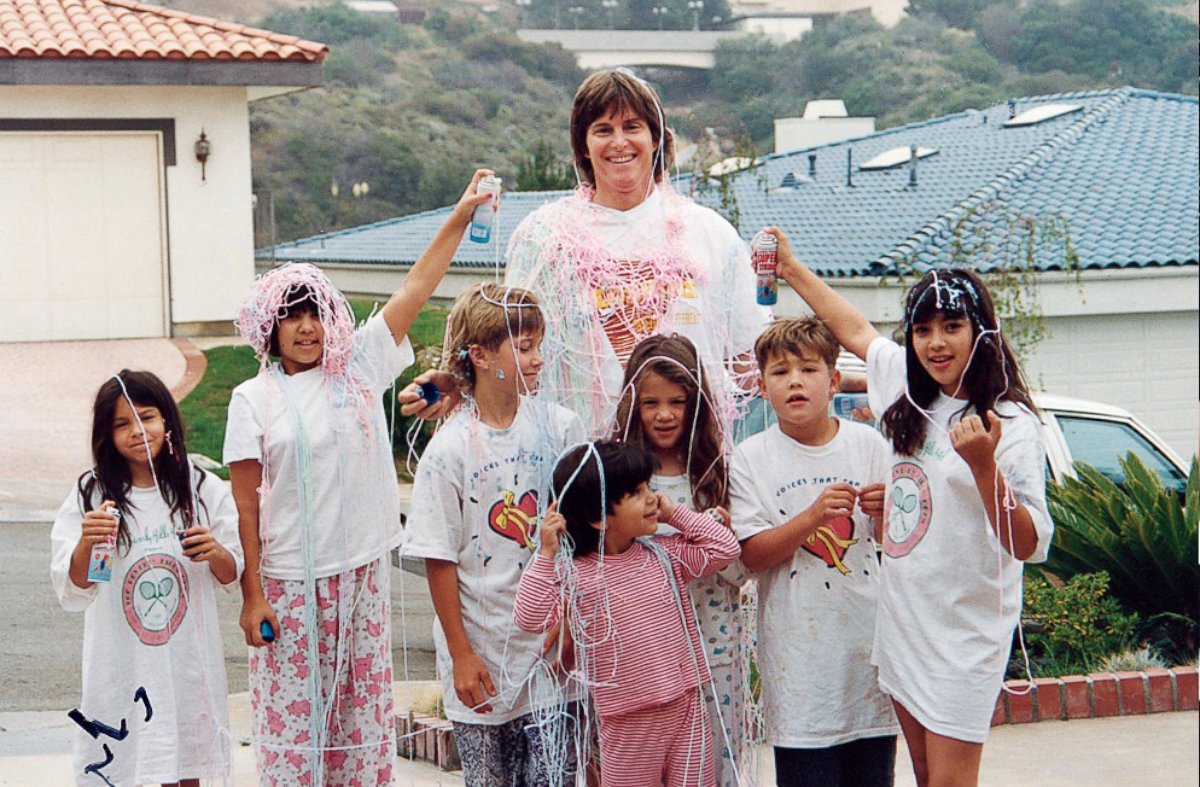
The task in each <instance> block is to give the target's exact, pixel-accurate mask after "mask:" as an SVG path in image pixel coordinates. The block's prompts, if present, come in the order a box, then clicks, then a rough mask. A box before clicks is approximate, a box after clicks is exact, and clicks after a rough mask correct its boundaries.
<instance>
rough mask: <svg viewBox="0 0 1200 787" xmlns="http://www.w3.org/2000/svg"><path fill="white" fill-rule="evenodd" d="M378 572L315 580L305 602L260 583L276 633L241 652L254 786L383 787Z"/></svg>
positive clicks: (387, 690) (388, 748) (276, 585)
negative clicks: (245, 662)
mask: <svg viewBox="0 0 1200 787" xmlns="http://www.w3.org/2000/svg"><path fill="white" fill-rule="evenodd" d="M387 570H388V567H387V563H386V562H385V561H377V562H374V563H370V564H368V565H365V566H360V567H359V568H356V569H353V570H351V571H346V572H344V573H342V574H338V575H335V576H331V577H324V578H321V579H318V580H316V597H315V598H313V599H311V600H310V599H307V598H306V597H305V592H304V581H303V580H280V579H272V578H270V577H265V578H264V579H263V590H264V592H265V593H266V597H267V601H268V602H269V603H270V604H271V607H272V609H274V610H275V616H276V617H277V618H278V620H279V627H280V631H279V632H277V636H276V639H275V641H274V642H273V643H271V644H270V645H268V646H267V647H265V648H251V649H250V701H251V710H252V720H253V727H254V743H255V756H256V759H257V762H258V774H259V783H260V784H264V785H279V786H280V787H294V786H295V785H306V786H307V787H343V786H344V787H365V786H366V785H376V784H391V783H392V768H393V762H394V758H395V753H396V745H395V738H394V730H393V718H392V717H393V712H392V653H391V630H390V629H391V627H390V625H389V622H390V620H391V604H390V599H389V589H388V580H389V576H388V573H387ZM314 626H315V628H314ZM310 637H311V638H312V639H310Z"/></svg>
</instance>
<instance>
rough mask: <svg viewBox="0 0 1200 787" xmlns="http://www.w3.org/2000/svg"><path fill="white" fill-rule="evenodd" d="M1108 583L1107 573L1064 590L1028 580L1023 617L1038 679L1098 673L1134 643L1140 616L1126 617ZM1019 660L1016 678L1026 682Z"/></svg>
mask: <svg viewBox="0 0 1200 787" xmlns="http://www.w3.org/2000/svg"><path fill="white" fill-rule="evenodd" d="M1108 583H1109V577H1108V574H1106V573H1105V572H1103V571H1100V572H1097V573H1094V574H1077V575H1075V576H1073V577H1071V579H1070V580H1069V581H1068V582H1067V583H1066V585H1064V586H1062V587H1057V586H1055V585H1053V584H1051V583H1050V582H1049V580H1047V579H1046V578H1045V577H1042V576H1037V575H1030V576H1027V577H1026V578H1025V609H1024V612H1023V613H1022V616H1021V617H1022V621H1023V623H1024V632H1025V647H1026V650H1027V651H1028V653H1029V660H1030V666H1031V668H1032V671H1033V676H1034V677H1035V678H1038V677H1054V676H1058V675H1071V674H1077V673H1080V674H1086V673H1088V672H1093V671H1095V670H1096V669H1097V668H1098V667H1099V665H1100V662H1101V660H1102V659H1104V658H1106V657H1107V656H1110V655H1112V654H1114V653H1119V652H1121V651H1124V650H1126V649H1128V648H1129V646H1130V645H1131V644H1132V643H1133V634H1134V630H1135V628H1136V626H1137V622H1138V616H1137V615H1136V614H1132V615H1127V614H1124V613H1123V612H1121V605H1120V604H1119V603H1118V602H1117V600H1116V599H1115V598H1113V597H1112V596H1110V595H1108ZM1019 658H1020V654H1019V653H1014V654H1013V661H1012V662H1011V663H1010V665H1009V675H1010V676H1011V677H1025V675H1024V665H1023V664H1021V663H1020V661H1019Z"/></svg>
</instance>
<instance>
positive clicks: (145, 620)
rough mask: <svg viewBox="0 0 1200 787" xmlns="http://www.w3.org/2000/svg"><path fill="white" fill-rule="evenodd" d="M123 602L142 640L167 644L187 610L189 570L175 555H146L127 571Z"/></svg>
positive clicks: (122, 593) (132, 624)
mask: <svg viewBox="0 0 1200 787" xmlns="http://www.w3.org/2000/svg"><path fill="white" fill-rule="evenodd" d="M121 606H122V607H123V608H124V610H125V621H126V622H127V623H128V624H129V627H130V628H131V629H133V632H134V633H135V634H136V635H137V638H138V639H139V640H141V641H142V642H143V643H144V644H146V645H162V644H165V643H166V642H167V641H168V640H169V639H170V638H171V635H172V634H173V633H175V631H177V630H178V629H179V626H180V625H181V624H182V623H183V618H184V615H186V614H187V608H188V583H187V573H186V572H185V571H184V569H183V566H182V565H180V563H179V561H178V560H176V559H175V558H174V557H173V556H171V555H166V554H154V555H146V556H145V557H142V558H140V559H139V560H137V561H136V562H135V563H134V564H133V565H132V566H131V567H130V568H129V571H128V573H126V574H125V581H124V582H123V583H121Z"/></svg>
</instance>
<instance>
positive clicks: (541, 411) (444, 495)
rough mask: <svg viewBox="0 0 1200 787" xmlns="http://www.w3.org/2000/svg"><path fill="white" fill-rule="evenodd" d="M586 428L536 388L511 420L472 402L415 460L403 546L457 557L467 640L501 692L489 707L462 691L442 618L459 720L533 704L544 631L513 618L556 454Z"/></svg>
mask: <svg viewBox="0 0 1200 787" xmlns="http://www.w3.org/2000/svg"><path fill="white" fill-rule="evenodd" d="M583 437H584V435H583V425H582V424H581V423H580V422H579V419H578V418H577V417H576V416H575V414H574V413H572V412H571V411H569V410H567V409H566V408H563V407H559V406H558V405H555V404H551V403H548V402H545V401H542V400H540V399H539V398H538V397H536V396H535V397H524V396H523V397H521V401H520V405H519V407H518V409H517V414H516V417H515V418H514V420H513V422H512V424H511V425H509V427H508V428H507V429H493V428H491V427H489V426H487V425H486V424H484V423H482V422H480V421H479V419H478V417H477V416H476V415H475V414H474V413H473V412H472V411H471V409H470V405H469V403H468V407H466V408H464V409H462V410H460V411H459V412H458V413H456V414H455V415H454V416H453V417H452V418H450V420H449V421H447V422H446V423H445V424H443V425H442V428H441V429H439V430H438V432H437V434H435V435H434V436H433V439H432V440H430V441H429V445H428V446H427V447H426V449H425V454H424V455H423V456H422V457H421V461H420V463H419V464H418V465H417V475H416V479H415V480H414V483H413V498H412V509H411V511H410V512H409V516H408V524H407V526H406V527H405V532H404V542H403V544H402V546H401V553H402V554H403V555H404V556H405V557H414V558H433V559H435V560H445V561H449V562H451V563H456V564H457V566H458V600H459V606H460V608H461V611H462V622H463V627H464V629H465V630H466V634H467V640H468V641H469V642H470V643H471V647H472V648H473V649H474V650H475V653H476V654H478V656H479V657H480V658H481V659H482V660H483V662H484V664H485V665H486V666H487V669H488V673H489V674H490V675H491V678H492V684H493V685H494V686H495V687H496V690H497V692H498V696H496V697H494V698H492V699H491V700H490V704H491V706H492V711H491V712H490V713H475V712H474V711H472V710H471V709H470V708H468V707H466V706H465V705H464V704H463V703H462V702H461V701H460V700H459V698H458V694H457V693H456V692H455V691H454V662H453V660H452V659H451V658H450V651H449V648H448V647H447V645H446V637H445V634H444V632H443V630H442V626H441V622H440V621H435V622H434V645H435V647H436V649H437V662H438V674H439V675H440V676H441V679H442V687H443V699H444V702H445V708H446V717H447V718H449V719H451V720H452V721H457V722H464V723H469V724H503V723H504V722H506V721H509V720H511V719H515V718H517V717H518V716H523V715H525V714H527V713H529V712H530V710H531V705H530V700H529V692H528V690H527V686H526V681H527V679H528V677H529V674H530V672H531V671H532V669H533V666H534V664H535V663H536V662H537V660H538V658H539V657H540V654H541V646H542V642H543V640H544V639H545V637H544V636H543V635H539V634H527V633H525V632H523V631H521V630H520V629H519V628H517V626H516V624H515V623H514V622H513V608H514V605H515V602H516V595H517V586H518V584H520V581H521V572H522V571H523V570H524V568H525V566H526V564H528V562H529V561H530V559H531V558H532V557H533V555H534V552H535V551H536V550H537V549H538V546H539V544H540V542H539V540H538V538H539V536H538V523H539V521H540V517H541V515H542V513H543V512H544V511H545V510H546V506H547V505H549V503H550V499H549V490H550V480H551V475H552V473H553V472H554V466H555V462H556V460H557V458H558V455H559V454H560V453H562V452H563V451H564V450H565V449H566V448H567V447H568V446H570V445H573V444H575V443H578V442H582V440H583Z"/></svg>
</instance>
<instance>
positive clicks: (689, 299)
mask: <svg viewBox="0 0 1200 787" xmlns="http://www.w3.org/2000/svg"><path fill="white" fill-rule="evenodd" d="M504 281H505V283H506V284H508V285H512V286H516V287H524V288H526V289H529V290H532V291H533V292H534V293H535V294H537V295H538V297H539V298H540V299H541V304H542V309H543V310H544V312H545V314H546V337H545V339H544V341H543V342H542V356H543V358H544V360H545V366H544V367H543V369H542V373H541V375H540V377H539V380H538V386H539V390H540V391H541V392H542V394H543V395H545V396H549V397H550V398H552V399H553V400H554V401H557V402H561V403H562V404H564V405H565V406H567V407H569V408H570V409H572V410H574V411H575V412H576V413H578V414H579V416H580V417H581V418H582V419H583V421H584V426H585V428H586V429H587V431H588V434H590V435H603V434H606V433H607V431H608V429H609V427H610V425H611V422H612V417H613V415H614V414H615V412H616V405H617V401H618V399H619V397H620V391H621V378H622V368H623V365H624V362H625V361H626V360H627V359H628V357H629V352H630V351H631V350H632V349H633V345H634V344H636V343H637V341H638V340H640V339H642V338H645V337H646V336H652V335H655V334H669V333H679V334H682V335H684V336H686V337H688V338H689V339H691V340H692V342H693V343H694V344H695V345H696V349H697V350H698V351H699V354H700V357H701V358H702V359H703V360H704V362H705V371H706V372H707V374H708V375H709V377H708V382H709V385H710V386H711V388H712V392H713V395H714V397H716V398H717V399H718V402H719V403H721V404H722V406H721V407H719V408H718V409H723V410H725V412H723V413H722V415H723V416H730V417H731V416H732V411H733V391H734V388H733V382H732V380H731V377H730V374H729V372H728V371H727V370H726V368H725V367H724V362H725V361H726V360H727V359H730V358H735V357H737V356H739V355H741V354H742V353H747V352H751V351H752V350H753V348H754V341H755V340H756V339H757V338H758V335H759V334H760V333H762V330H763V329H764V328H765V327H766V325H767V323H768V322H769V321H770V312H769V311H768V310H767V309H766V307H763V306H760V305H758V303H757V302H756V301H755V292H754V271H753V269H752V268H751V265H750V257H749V250H748V248H747V247H746V244H745V243H743V242H742V239H741V238H740V237H739V236H738V234H737V230H735V229H734V228H733V227H732V226H731V225H730V224H729V222H727V221H725V220H724V219H723V218H721V217H720V216H719V215H717V214H716V213H715V212H713V211H712V210H710V209H708V208H705V207H701V206H699V205H697V204H695V203H694V202H692V201H691V200H690V199H687V198H686V197H682V196H680V195H678V194H675V193H674V192H672V191H669V190H667V189H665V188H663V187H661V186H660V187H657V188H655V190H654V191H653V193H651V194H650V196H649V197H648V198H647V199H646V200H645V201H644V202H642V204H640V205H638V206H637V207H634V208H631V209H629V210H626V211H621V210H615V209H613V208H606V207H603V206H601V205H597V204H595V203H594V202H591V201H589V200H588V198H587V197H586V196H585V195H584V194H583V193H582V192H577V193H576V194H574V195H572V196H569V197H564V198H563V199H560V200H558V201H556V202H552V203H550V204H548V205H544V206H542V207H541V208H539V209H538V210H536V211H534V212H533V213H531V214H530V215H529V216H527V217H526V218H525V220H524V221H522V222H521V224H520V225H519V226H518V227H517V229H516V230H515V231H514V233H513V236H512V239H511V240H510V242H509V247H508V255H507V263H506V269H505V276H504ZM614 345H616V346H614ZM726 422H728V418H727V419H726Z"/></svg>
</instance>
